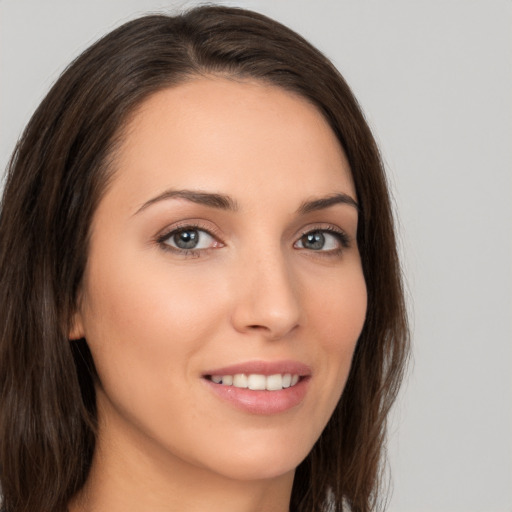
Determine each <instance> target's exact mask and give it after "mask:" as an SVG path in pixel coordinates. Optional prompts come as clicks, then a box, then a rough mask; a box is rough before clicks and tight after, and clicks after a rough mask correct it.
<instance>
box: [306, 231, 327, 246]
mask: <svg viewBox="0 0 512 512" xmlns="http://www.w3.org/2000/svg"><path fill="white" fill-rule="evenodd" d="M324 244H325V237H324V235H323V234H322V233H320V231H315V232H314V233H308V234H307V235H304V236H303V237H302V246H303V247H305V248H306V249H314V250H318V249H322V248H323V246H324Z"/></svg>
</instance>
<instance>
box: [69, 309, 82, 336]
mask: <svg viewBox="0 0 512 512" xmlns="http://www.w3.org/2000/svg"><path fill="white" fill-rule="evenodd" d="M82 338H85V332H84V325H83V322H82V315H81V313H80V311H78V310H77V311H75V313H73V315H72V317H71V322H70V326H69V332H68V339H69V340H70V341H76V340H80V339H82Z"/></svg>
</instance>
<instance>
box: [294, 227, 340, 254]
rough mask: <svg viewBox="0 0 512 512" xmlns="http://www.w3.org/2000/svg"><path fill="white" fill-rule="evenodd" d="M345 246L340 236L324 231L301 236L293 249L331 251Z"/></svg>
mask: <svg viewBox="0 0 512 512" xmlns="http://www.w3.org/2000/svg"><path fill="white" fill-rule="evenodd" d="M343 245H345V244H344V243H343V241H342V240H341V235H340V234H338V233H332V232H330V231H326V230H316V231H310V232H309V233H305V234H304V235H302V236H301V237H300V238H299V240H297V242H295V247H298V248H299V249H309V250H311V251H333V250H335V249H339V248H340V247H341V246H343Z"/></svg>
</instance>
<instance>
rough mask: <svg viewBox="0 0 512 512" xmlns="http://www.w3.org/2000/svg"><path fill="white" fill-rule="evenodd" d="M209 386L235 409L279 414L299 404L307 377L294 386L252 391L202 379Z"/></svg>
mask: <svg viewBox="0 0 512 512" xmlns="http://www.w3.org/2000/svg"><path fill="white" fill-rule="evenodd" d="M204 381H205V382H206V383H207V384H208V385H209V388H210V389H211V390H212V391H213V392H214V393H215V394H216V395H217V396H219V397H220V398H222V399H224V400H226V401H227V402H229V403H231V404H232V405H233V406H234V407H236V408H237V409H241V410H243V411H245V412H248V413H251V414H263V415H271V414H279V413H282V412H285V411H288V410H289V409H292V408H293V407H296V406H297V405H299V404H300V403H301V402H302V401H303V400H304V397H305V396H306V392H307V389H308V383H309V377H303V378H301V380H299V382H297V384H295V386H291V387H289V388H285V389H281V390H279V391H253V390H252V389H247V388H237V387H235V386H225V385H222V384H216V383H215V382H212V381H211V380H208V379H204Z"/></svg>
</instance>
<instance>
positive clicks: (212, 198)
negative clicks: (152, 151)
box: [135, 190, 239, 215]
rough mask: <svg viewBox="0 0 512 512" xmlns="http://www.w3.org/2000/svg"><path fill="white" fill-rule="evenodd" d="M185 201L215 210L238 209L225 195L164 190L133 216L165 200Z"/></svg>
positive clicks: (232, 200) (234, 202)
mask: <svg viewBox="0 0 512 512" xmlns="http://www.w3.org/2000/svg"><path fill="white" fill-rule="evenodd" d="M174 198H179V199H186V200H187V201H191V202H193V203H197V204H202V205H204V206H209V207H210V208H217V209H219V210H229V211H234V212H235V211H237V210H238V209H239V206H238V203H237V202H236V201H235V200H234V199H233V198H231V197H229V196H227V195H225V194H215V193H212V192H200V191H196V190H166V191H165V192H163V193H162V194H160V195H158V196H156V197H153V198H152V199H150V200H149V201H146V202H145V203H144V204H143V205H142V206H141V207H140V208H139V209H138V210H137V211H136V212H135V215H137V214H138V213H140V212H142V211H143V210H145V209H146V208H148V207H149V206H151V205H153V204H155V203H158V202H160V201H165V200H167V199H174Z"/></svg>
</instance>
